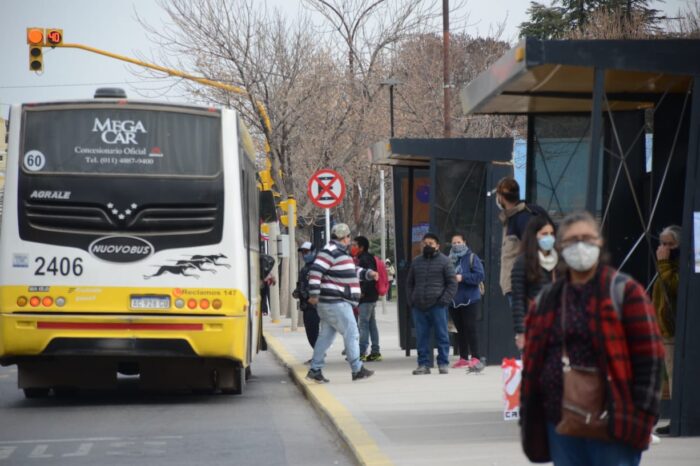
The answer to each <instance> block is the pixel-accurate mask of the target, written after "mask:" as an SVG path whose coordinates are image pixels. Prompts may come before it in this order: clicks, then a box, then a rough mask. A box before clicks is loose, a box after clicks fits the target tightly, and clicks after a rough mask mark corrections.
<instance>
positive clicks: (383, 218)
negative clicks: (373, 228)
mask: <svg viewBox="0 0 700 466" xmlns="http://www.w3.org/2000/svg"><path fill="white" fill-rule="evenodd" d="M392 129H393V125H392ZM392 133H393V131H392ZM392 136H393V134H392ZM385 197H386V196H385V194H384V170H379V204H380V210H379V221H380V222H381V224H382V226H381V228H380V229H379V234H380V235H381V241H380V244H381V255H382V263H383V264H386V213H385V210H386V206H385ZM382 314H386V295H384V296H382Z"/></svg>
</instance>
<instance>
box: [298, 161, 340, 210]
mask: <svg viewBox="0 0 700 466" xmlns="http://www.w3.org/2000/svg"><path fill="white" fill-rule="evenodd" d="M306 192H307V194H308V195H309V199H311V202H313V203H314V204H315V205H316V206H318V207H321V208H323V209H330V208H331V207H335V206H337V205H338V204H340V203H341V202H343V198H344V197H345V181H344V180H343V177H342V176H340V173H338V172H336V171H334V170H329V169H327V168H324V169H322V170H319V171H317V172H316V173H314V174H313V176H312V177H311V179H310V180H309V184H308V189H307V191H306Z"/></svg>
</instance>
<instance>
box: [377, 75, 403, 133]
mask: <svg viewBox="0 0 700 466" xmlns="http://www.w3.org/2000/svg"><path fill="white" fill-rule="evenodd" d="M379 84H381V85H382V86H389V122H390V123H389V124H390V127H391V137H392V138H393V137H394V86H397V85H399V84H401V81H399V80H398V79H396V78H389V79H385V80H384V81H381V82H380V83H379Z"/></svg>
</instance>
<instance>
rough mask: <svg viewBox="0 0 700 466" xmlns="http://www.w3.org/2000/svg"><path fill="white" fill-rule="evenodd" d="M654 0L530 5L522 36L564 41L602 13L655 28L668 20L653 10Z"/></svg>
mask: <svg viewBox="0 0 700 466" xmlns="http://www.w3.org/2000/svg"><path fill="white" fill-rule="evenodd" d="M649 3H651V1H650V0H553V1H552V3H551V4H550V6H546V5H544V4H542V3H538V2H530V7H529V8H528V10H527V14H528V16H529V17H530V20H529V21H526V22H524V23H521V24H520V37H525V36H527V37H536V38H538V39H562V38H565V37H566V35H567V34H568V33H570V32H571V31H575V30H581V29H583V28H585V27H586V24H587V23H588V21H589V19H590V17H591V15H592V14H593V13H594V12H596V11H599V10H602V9H605V10H607V11H611V12H616V14H617V15H619V16H620V19H628V20H630V21H631V18H632V17H633V16H635V17H637V16H639V17H641V18H642V21H643V23H644V24H645V25H647V26H650V27H651V28H652V29H653V28H655V27H656V26H657V25H658V24H659V23H660V22H661V21H662V20H663V19H664V18H663V17H662V16H660V11H659V10H656V9H653V8H650V7H649Z"/></svg>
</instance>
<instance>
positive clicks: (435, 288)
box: [406, 251, 457, 311]
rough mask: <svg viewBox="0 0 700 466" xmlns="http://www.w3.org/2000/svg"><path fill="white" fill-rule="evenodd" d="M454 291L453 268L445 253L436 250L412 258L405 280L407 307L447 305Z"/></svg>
mask: <svg viewBox="0 0 700 466" xmlns="http://www.w3.org/2000/svg"><path fill="white" fill-rule="evenodd" d="M456 292H457V280H456V278H455V269H454V266H453V265H452V263H451V262H450V260H449V259H448V258H447V256H446V255H444V254H442V253H441V252H439V251H436V252H435V254H433V255H432V256H430V257H425V256H423V255H420V256H417V257H415V258H414V259H413V262H412V263H411V268H410V269H409V270H408V278H407V280H406V293H407V296H406V298H407V299H408V305H409V307H415V308H418V309H420V310H424V311H425V310H428V309H430V308H431V307H433V306H435V305H436V304H440V305H442V306H445V307H447V306H449V305H450V304H451V303H452V298H453V297H454V295H455V293H456Z"/></svg>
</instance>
